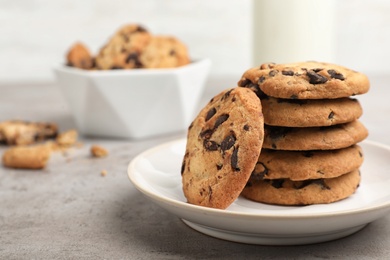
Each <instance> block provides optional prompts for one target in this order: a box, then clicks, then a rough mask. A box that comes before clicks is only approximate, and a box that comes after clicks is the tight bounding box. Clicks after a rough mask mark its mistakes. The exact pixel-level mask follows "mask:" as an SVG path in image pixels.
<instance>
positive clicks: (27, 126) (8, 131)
mask: <svg viewBox="0 0 390 260" xmlns="http://www.w3.org/2000/svg"><path fill="white" fill-rule="evenodd" d="M57 134H58V127H57V125H56V124H53V123H40V122H35V123H34V122H27V121H18V120H10V121H4V122H1V123H0V143H3V144H6V145H28V144H34V143H36V142H40V141H44V140H47V139H50V138H55V137H56V136H57Z"/></svg>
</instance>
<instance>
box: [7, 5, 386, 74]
mask: <svg viewBox="0 0 390 260" xmlns="http://www.w3.org/2000/svg"><path fill="white" fill-rule="evenodd" d="M251 7H252V2H251V0H241V1H235V0H213V1H195V0H186V1H184V0H165V1H161V0H142V1H140V0H138V1H137V0H110V1H105V0H84V1H78V0H57V1H50V0H12V1H8V0H0V82H26V81H52V80H53V79H54V77H53V74H52V70H51V68H52V65H53V64H55V63H58V62H62V61H63V57H64V54H65V52H66V50H67V48H68V47H69V46H70V45H71V44H72V43H73V42H74V41H76V40H81V41H83V42H85V43H86V44H87V45H89V46H90V47H91V49H92V50H93V51H97V50H98V48H99V47H100V46H101V45H102V44H103V43H104V42H105V40H106V39H107V37H108V36H109V35H111V34H112V33H113V32H114V31H115V30H116V29H117V28H118V27H119V26H121V25H123V24H125V23H129V22H137V23H141V24H144V25H145V26H146V27H147V28H148V29H149V30H150V31H151V32H153V33H155V34H171V35H175V36H177V37H179V38H180V39H181V40H183V41H184V42H185V43H187V45H188V47H189V49H190V52H191V56H192V57H209V58H211V59H212V61H213V69H212V74H213V75H216V74H230V75H240V74H241V73H242V72H243V71H244V70H245V69H247V68H248V67H250V66H252V64H251V46H252V44H251V40H252V35H251V32H252V24H251V21H252V11H251ZM389 13H390V1H386V0H372V1H364V0H343V1H336V10H335V16H336V28H337V29H336V42H335V45H336V58H335V62H338V63H341V64H343V65H346V66H350V67H353V68H355V69H357V70H362V71H365V72H371V71H374V72H389V71H390V65H389V64H390V63H389V62H387V61H388V60H390V52H389V51H387V48H388V46H390V28H389V26H390V16H389V15H388V14H389Z"/></svg>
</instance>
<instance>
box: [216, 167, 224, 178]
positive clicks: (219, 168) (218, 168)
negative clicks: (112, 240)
mask: <svg viewBox="0 0 390 260" xmlns="http://www.w3.org/2000/svg"><path fill="white" fill-rule="evenodd" d="M222 167H223V165H222V164H217V170H218V171H219V170H221V169H222ZM218 177H219V176H218Z"/></svg>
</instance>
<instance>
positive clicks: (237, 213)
mask: <svg viewBox="0 0 390 260" xmlns="http://www.w3.org/2000/svg"><path fill="white" fill-rule="evenodd" d="M181 142H184V144H185V143H186V138H179V139H176V140H172V141H168V142H165V143H162V144H159V145H156V146H154V147H151V148H149V149H146V150H145V151H143V152H141V153H139V154H138V155H137V156H136V157H134V158H133V159H132V160H131V162H130V163H129V165H128V167H127V175H128V178H129V179H130V181H131V182H132V184H133V185H134V186H135V188H136V189H138V190H139V191H140V192H142V193H143V194H144V195H146V196H148V197H150V198H152V199H154V200H156V201H160V202H162V203H164V204H169V205H170V206H175V207H178V208H181V209H184V210H190V211H197V212H202V213H204V214H206V213H209V214H213V215H220V216H223V217H237V216H239V217H240V218H259V219H260V218H267V219H268V218H272V219H277V220H294V219H312V218H329V217H334V216H346V215H348V216H350V215H356V214H362V213H369V212H373V211H376V210H381V209H385V208H388V207H390V200H389V201H384V202H378V203H374V204H373V205H372V206H365V207H363V208H357V209H349V210H341V211H336V212H317V213H316V212H303V213H293V215H291V214H289V215H272V214H270V213H264V214H262V213H259V212H241V211H230V210H226V209H225V210H223V209H216V208H209V207H203V206H198V205H193V204H190V203H187V202H184V201H180V200H176V199H172V198H169V197H167V196H163V195H157V194H155V193H154V192H152V191H150V190H148V189H146V188H145V187H143V185H142V184H140V183H139V182H138V180H137V179H136V178H135V176H134V175H133V174H132V172H133V171H136V169H135V165H136V163H137V162H138V161H139V159H140V158H142V157H145V156H146V155H148V154H152V153H153V152H155V151H157V150H161V149H163V148H166V147H172V146H173V145H175V144H179V143H181ZM360 143H363V144H368V145H371V146H374V147H379V148H381V149H384V150H387V151H388V152H389V153H390V146H388V145H385V144H382V143H379V142H377V141H372V140H367V139H366V140H364V141H362V142H360ZM183 154H184V151H183ZM389 193H390V192H389ZM259 203H260V202H259ZM260 204H263V203H260Z"/></svg>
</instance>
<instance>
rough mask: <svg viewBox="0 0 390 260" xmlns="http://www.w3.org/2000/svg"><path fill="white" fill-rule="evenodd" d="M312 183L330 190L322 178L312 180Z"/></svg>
mask: <svg viewBox="0 0 390 260" xmlns="http://www.w3.org/2000/svg"><path fill="white" fill-rule="evenodd" d="M313 183H314V184H317V185H319V186H320V187H321V189H323V190H330V189H331V188H330V187H329V186H328V185H326V183H325V180H324V179H317V180H313Z"/></svg>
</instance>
